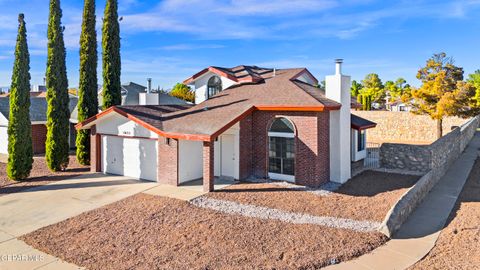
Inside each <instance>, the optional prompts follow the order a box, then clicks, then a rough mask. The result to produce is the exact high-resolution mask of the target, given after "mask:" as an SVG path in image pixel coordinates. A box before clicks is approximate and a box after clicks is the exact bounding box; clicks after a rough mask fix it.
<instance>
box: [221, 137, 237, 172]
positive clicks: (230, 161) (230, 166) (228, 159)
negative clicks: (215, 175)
mask: <svg viewBox="0 0 480 270" xmlns="http://www.w3.org/2000/svg"><path fill="white" fill-rule="evenodd" d="M221 159H222V163H221V175H222V176H226V177H229V178H230V177H231V178H235V136H234V135H227V134H225V135H222V136H221Z"/></svg>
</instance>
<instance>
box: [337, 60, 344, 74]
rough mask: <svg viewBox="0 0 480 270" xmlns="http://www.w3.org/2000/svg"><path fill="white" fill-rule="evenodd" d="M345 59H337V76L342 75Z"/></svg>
mask: <svg viewBox="0 0 480 270" xmlns="http://www.w3.org/2000/svg"><path fill="white" fill-rule="evenodd" d="M342 63H343V59H335V75H342Z"/></svg>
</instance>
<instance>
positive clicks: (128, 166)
mask: <svg viewBox="0 0 480 270" xmlns="http://www.w3.org/2000/svg"><path fill="white" fill-rule="evenodd" d="M157 157H158V156H157V141H156V140H148V139H137V138H122V137H116V136H102V171H103V172H104V173H111V174H117V175H125V176H129V177H132V178H136V179H143V180H150V181H157Z"/></svg>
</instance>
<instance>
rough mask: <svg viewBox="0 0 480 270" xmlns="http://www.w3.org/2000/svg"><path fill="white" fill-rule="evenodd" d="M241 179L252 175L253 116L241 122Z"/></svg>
mask: <svg viewBox="0 0 480 270" xmlns="http://www.w3.org/2000/svg"><path fill="white" fill-rule="evenodd" d="M239 157H240V161H239V162H240V164H239V167H240V172H239V174H240V175H239V177H240V179H246V178H248V177H249V176H250V175H251V174H252V116H251V115H249V116H247V117H246V118H244V119H243V120H242V121H240V155H239Z"/></svg>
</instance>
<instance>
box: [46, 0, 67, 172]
mask: <svg viewBox="0 0 480 270" xmlns="http://www.w3.org/2000/svg"><path fill="white" fill-rule="evenodd" d="M61 19H62V10H61V9H60V0H50V16H49V21H48V56H47V74H46V78H47V102H48V109H47V141H46V154H45V155H46V160H47V165H48V168H49V169H50V170H52V171H60V170H64V169H65V168H66V167H67V166H68V150H69V138H68V136H69V118H70V111H69V109H68V103H69V101H70V100H69V97H68V81H67V69H66V66H65V54H66V52H65V43H64V41H63V30H64V27H63V26H62V25H61Z"/></svg>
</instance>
